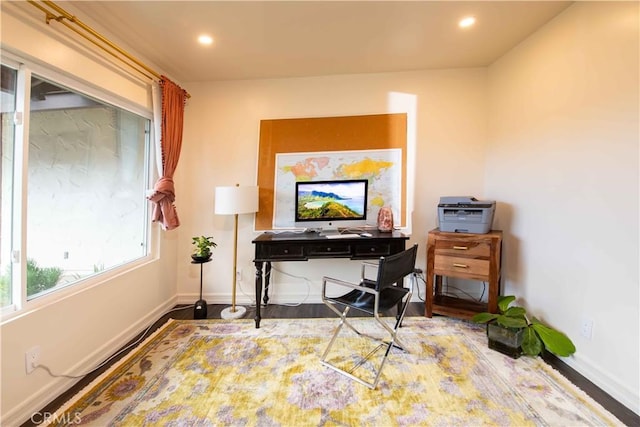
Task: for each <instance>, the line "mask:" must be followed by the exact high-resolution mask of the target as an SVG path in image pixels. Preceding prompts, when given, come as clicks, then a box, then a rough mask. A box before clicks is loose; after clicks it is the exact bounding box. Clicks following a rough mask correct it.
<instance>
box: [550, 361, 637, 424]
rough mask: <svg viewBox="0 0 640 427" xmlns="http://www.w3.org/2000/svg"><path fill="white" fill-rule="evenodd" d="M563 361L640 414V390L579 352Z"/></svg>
mask: <svg viewBox="0 0 640 427" xmlns="http://www.w3.org/2000/svg"><path fill="white" fill-rule="evenodd" d="M562 361H563V362H564V363H566V364H567V365H569V366H570V367H571V368H572V369H573V370H575V371H576V372H578V373H579V374H580V375H582V376H583V377H585V378H586V379H588V380H589V381H591V382H592V383H594V384H595V385H597V386H598V387H600V388H601V389H602V390H603V391H604V392H606V393H607V394H608V395H609V396H611V397H613V398H614V399H615V400H617V401H618V402H620V403H621V404H622V405H624V406H626V407H627V408H629V409H630V410H632V411H633V412H635V413H636V414H638V415H640V394H638V390H632V389H630V388H628V387H626V386H625V385H624V384H621V383H620V382H619V381H617V380H616V379H615V378H612V377H610V376H608V375H606V372H604V371H603V370H602V369H598V367H597V366H595V365H594V364H593V363H592V362H591V360H589V359H587V358H585V357H582V355H580V354H578V353H576V354H575V355H574V356H573V357H571V358H562Z"/></svg>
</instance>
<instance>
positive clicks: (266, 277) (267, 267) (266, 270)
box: [262, 261, 271, 306]
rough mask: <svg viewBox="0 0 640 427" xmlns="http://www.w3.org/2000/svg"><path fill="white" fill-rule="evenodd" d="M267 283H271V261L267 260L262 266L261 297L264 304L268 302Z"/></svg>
mask: <svg viewBox="0 0 640 427" xmlns="http://www.w3.org/2000/svg"><path fill="white" fill-rule="evenodd" d="M269 283H271V262H269V261H267V265H265V267H264V297H263V298H262V300H263V302H264V305H265V306H266V305H267V304H269Z"/></svg>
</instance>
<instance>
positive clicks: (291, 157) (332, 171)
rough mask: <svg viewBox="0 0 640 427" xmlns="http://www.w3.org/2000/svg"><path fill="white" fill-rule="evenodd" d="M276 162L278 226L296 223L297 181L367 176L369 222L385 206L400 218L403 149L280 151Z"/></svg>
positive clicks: (275, 217)
mask: <svg viewBox="0 0 640 427" xmlns="http://www.w3.org/2000/svg"><path fill="white" fill-rule="evenodd" d="M275 166H276V167H275V177H274V181H275V182H274V188H275V189H276V191H275V197H274V221H273V225H274V228H293V227H294V212H295V199H294V196H295V194H294V193H295V183H296V182H297V181H327V180H335V179H367V180H368V182H369V185H368V187H369V188H368V206H367V225H375V224H376V219H377V217H378V210H379V209H380V208H381V207H382V206H389V207H391V209H392V211H393V216H394V218H398V219H399V218H400V206H401V194H402V191H401V190H402V150H401V149H380V150H354V151H320V152H305V153H279V154H276V165H275Z"/></svg>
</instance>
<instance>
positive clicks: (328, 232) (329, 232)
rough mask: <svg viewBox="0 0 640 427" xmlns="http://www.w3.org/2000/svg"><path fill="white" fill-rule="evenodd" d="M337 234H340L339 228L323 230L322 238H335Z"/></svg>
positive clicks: (321, 231) (321, 232)
mask: <svg viewBox="0 0 640 427" xmlns="http://www.w3.org/2000/svg"><path fill="white" fill-rule="evenodd" d="M337 234H340V230H339V229H338V228H323V229H321V230H320V236H335V235H337Z"/></svg>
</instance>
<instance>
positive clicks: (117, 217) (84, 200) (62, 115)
mask: <svg viewBox="0 0 640 427" xmlns="http://www.w3.org/2000/svg"><path fill="white" fill-rule="evenodd" d="M30 84H31V99H30V110H31V111H30V120H29V156H28V182H27V189H28V195H27V242H26V251H27V299H31V298H33V297H35V296H38V295H42V294H43V293H46V292H50V291H51V290H52V289H56V288H59V287H62V286H66V285H68V284H71V283H74V282H76V281H78V280H80V279H82V278H85V277H87V276H90V275H93V274H96V273H99V272H101V271H104V270H107V269H110V268H113V267H115V266H119V265H122V264H124V263H127V262H130V261H132V260H135V259H137V258H140V257H142V256H145V255H146V254H147V253H148V245H147V224H148V220H147V218H148V214H147V206H148V202H147V200H146V198H145V190H146V188H147V187H148V182H147V181H148V180H147V177H148V161H147V159H148V147H149V138H148V137H149V126H150V123H149V120H147V119H145V118H143V117H140V116H138V115H136V114H133V113H131V112H128V111H126V110H123V109H120V108H117V107H114V106H111V105H107V104H104V103H102V102H100V101H97V100H95V99H92V98H89V97H87V96H85V95H83V94H80V93H77V92H74V91H73V90H70V89H68V88H65V87H62V86H60V85H58V84H56V83H54V82H50V81H47V80H45V79H43V78H41V77H38V76H35V75H33V76H32V78H31V82H30ZM3 136H4V134H3ZM3 141H4V138H3Z"/></svg>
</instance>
